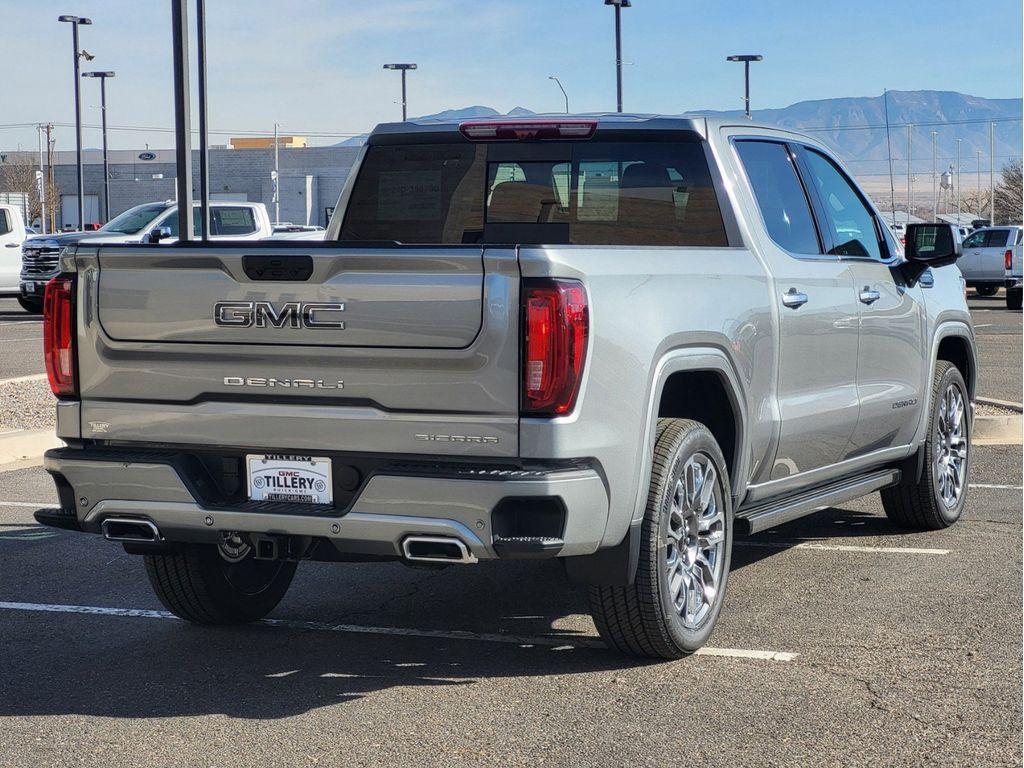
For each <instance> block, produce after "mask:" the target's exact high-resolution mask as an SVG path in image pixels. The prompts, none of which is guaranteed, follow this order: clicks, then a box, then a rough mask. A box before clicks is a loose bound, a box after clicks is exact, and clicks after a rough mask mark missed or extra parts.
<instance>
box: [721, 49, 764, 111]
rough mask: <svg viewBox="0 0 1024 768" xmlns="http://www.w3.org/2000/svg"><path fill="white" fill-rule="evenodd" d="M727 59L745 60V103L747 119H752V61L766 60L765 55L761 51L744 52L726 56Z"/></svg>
mask: <svg viewBox="0 0 1024 768" xmlns="http://www.w3.org/2000/svg"><path fill="white" fill-rule="evenodd" d="M725 60H726V61H742V62H743V83H744V88H743V104H744V109H745V111H746V113H747V120H750V62H752V61H764V56H762V55H761V54H759V53H743V54H737V55H735V56H726V57H725Z"/></svg>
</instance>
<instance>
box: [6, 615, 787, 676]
mask: <svg viewBox="0 0 1024 768" xmlns="http://www.w3.org/2000/svg"><path fill="white" fill-rule="evenodd" d="M0 609H3V610H8V611H32V612H35V613H78V614H88V615H93V616H121V617H126V618H133V619H172V620H175V621H177V620H178V619H177V617H176V616H174V615H173V614H171V613H169V612H167V611H152V610H148V609H144V608H101V607H98V606H92V605H54V604H51V603H15V602H3V601H0ZM257 623H258V624H262V625H263V626H267V627H284V628H287V629H302V630H307V631H314V632H346V633H354V634H364V635H390V636H394V637H428V638H434V639H439V640H475V641H477V642H485V643H503V644H506V645H518V646H523V647H532V646H536V645H541V646H545V647H552V648H553V649H569V648H604V647H605V645H604V643H602V642H601V641H600V640H598V639H597V638H589V637H571V638H565V637H529V636H524V635H504V634H495V633H489V632H465V631H450V630H441V629H413V628H406V627H367V626H363V625H361V624H331V623H327V622H320V621H297V620H294V619H263V620H262V621H260V622H257ZM696 655H698V656H719V657H725V658H733V659H755V660H759V661H793V660H794V659H795V658H796V657H797V656H799V654H797V653H790V652H788V651H761V650H748V649H744V648H701V649H700V650H699V651H697V654H696Z"/></svg>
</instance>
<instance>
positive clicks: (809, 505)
mask: <svg viewBox="0 0 1024 768" xmlns="http://www.w3.org/2000/svg"><path fill="white" fill-rule="evenodd" d="M899 481H900V470H898V469H883V470H879V471H877V472H871V473H869V474H866V475H858V476H856V477H851V478H847V479H846V480H840V481H838V482H835V483H829V484H828V485H822V486H819V487H817V488H812V489H811V490H809V491H803V492H801V493H798V494H796V495H794V496H787V497H786V498H782V499H771V500H768V501H765V502H762V503H761V504H757V505H755V506H752V507H744V508H741V509H740V510H739V511H738V512H737V513H736V533H738V534H740V535H741V536H749V535H751V534H753V533H760V532H761V531H764V530H767V529H768V528H774V527H775V526H777V525H782V524H783V523H788V522H789V521H790V520H796V519H797V518H799V517H803V516H804V515H809V514H811V513H813V512H817V511H818V510H819V509H825V508H826V507H831V506H833V505H835V504H842V503H843V502H844V501H850V500H851V499H856V498H860V497H861V496H866V495H867V494H869V493H872V492H873V491H877V490H880V489H882V488H888V487H889V486H890V485H896V483H898V482H899Z"/></svg>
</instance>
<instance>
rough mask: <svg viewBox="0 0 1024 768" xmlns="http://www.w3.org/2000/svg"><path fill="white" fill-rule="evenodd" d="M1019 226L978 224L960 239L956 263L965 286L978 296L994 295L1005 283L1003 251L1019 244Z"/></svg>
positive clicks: (1022, 231) (1023, 232)
mask: <svg viewBox="0 0 1024 768" xmlns="http://www.w3.org/2000/svg"><path fill="white" fill-rule="evenodd" d="M1022 235H1024V230H1022V228H1021V227H1019V226H1010V227H982V228H981V229H976V230H975V231H974V232H972V233H971V234H970V235H969V236H968V237H967V239H966V240H964V255H963V256H962V257H961V258H960V260H959V261H958V262H957V266H958V267H960V271H961V272H962V273H963V276H964V278H965V279H966V280H967V285H968V287H970V288H973V289H974V290H975V291H977V292H978V295H979V296H995V295H996V293H997V292H998V291H999V289H1000V288H1002V287H1003V285H1004V284H1005V283H1006V252H1007V251H1011V250H1013V247H1014V246H1016V245H1020V243H1021V238H1022Z"/></svg>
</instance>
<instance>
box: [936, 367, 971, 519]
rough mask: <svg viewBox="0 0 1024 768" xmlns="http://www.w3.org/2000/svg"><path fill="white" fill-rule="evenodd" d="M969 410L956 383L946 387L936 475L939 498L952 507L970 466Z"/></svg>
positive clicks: (938, 422) (938, 424) (939, 424)
mask: <svg viewBox="0 0 1024 768" xmlns="http://www.w3.org/2000/svg"><path fill="white" fill-rule="evenodd" d="M966 418H967V409H966V406H965V404H964V397H963V394H962V393H961V392H960V388H959V387H957V386H956V385H955V384H950V385H949V386H948V387H946V391H945V392H944V393H943V395H942V400H941V401H940V402H939V413H938V418H937V419H936V425H935V451H934V455H935V476H936V478H937V480H938V483H939V497H940V498H941V499H942V503H943V504H945V505H946V507H947V508H950V509H952V508H953V507H955V506H956V505H957V502H958V501H959V500H960V495H961V494H962V493H963V490H964V473H965V470H966V468H967V429H966V426H967V425H966Z"/></svg>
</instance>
